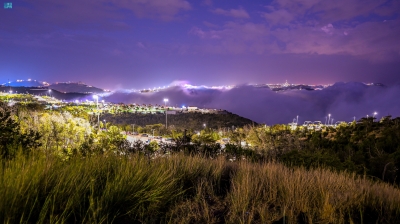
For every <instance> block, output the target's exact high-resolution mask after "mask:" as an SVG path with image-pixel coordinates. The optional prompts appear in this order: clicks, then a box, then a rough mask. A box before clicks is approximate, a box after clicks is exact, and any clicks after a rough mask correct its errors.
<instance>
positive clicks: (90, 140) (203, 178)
mask: <svg viewBox="0 0 400 224" xmlns="http://www.w3.org/2000/svg"><path fill="white" fill-rule="evenodd" d="M72 109H73V111H63V110H44V109H43V108H41V107H38V106H37V105H36V104H29V103H28V102H27V101H25V100H22V101H21V103H17V104H16V105H11V106H10V105H7V104H4V103H1V102H0V198H1V199H2V200H0V222H3V223H17V222H20V223H238V222H239V223H399V222H400V214H399V213H400V190H399V189H398V183H399V182H398V181H399V180H398V178H397V176H398V175H399V172H400V171H399V168H398V167H400V156H399V155H400V148H399V145H400V127H399V126H400V125H399V124H400V122H399V121H400V119H399V118H395V119H392V118H390V117H386V118H384V119H382V120H381V121H379V122H376V121H374V120H373V119H372V118H370V119H362V120H360V122H359V123H356V122H354V123H353V124H350V125H341V126H340V127H338V128H336V129H334V128H327V129H324V130H322V131H314V130H307V129H303V128H301V127H300V128H297V129H296V130H292V129H291V128H290V127H288V126H286V125H275V126H271V127H269V126H259V125H257V126H245V127H242V128H235V129H224V128H221V129H217V130H215V129H214V130H213V129H210V128H205V129H203V130H201V131H199V132H194V131H192V130H188V131H185V132H179V130H177V129H165V128H164V129H165V130H164V132H163V133H164V135H165V136H168V137H173V138H174V141H173V143H172V144H167V143H157V142H151V143H150V144H144V143H143V142H136V143H134V144H131V143H130V142H128V141H127V140H126V136H124V135H123V134H122V130H123V129H122V128H123V126H121V127H118V126H114V125H112V124H110V123H107V124H103V123H101V128H102V129H103V130H99V128H98V127H94V125H95V124H96V123H97V122H96V121H92V120H91V118H90V116H88V114H87V113H85V112H84V111H81V109H82V108H81V107H75V108H72ZM140 128H142V131H149V130H151V129H150V128H155V127H154V126H151V127H148V126H143V127H140ZM158 128H159V129H160V130H161V129H162V128H163V127H162V126H161V125H160V126H159V127H158ZM136 130H138V127H136ZM222 138H225V140H226V139H229V140H228V141H227V142H226V143H227V144H225V147H222V146H221V144H219V142H221V139H222Z"/></svg>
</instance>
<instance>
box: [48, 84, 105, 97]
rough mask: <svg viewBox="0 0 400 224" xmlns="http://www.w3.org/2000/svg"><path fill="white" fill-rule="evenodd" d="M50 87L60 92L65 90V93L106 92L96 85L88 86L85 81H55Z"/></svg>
mask: <svg viewBox="0 0 400 224" xmlns="http://www.w3.org/2000/svg"><path fill="white" fill-rule="evenodd" d="M49 88H51V89H54V90H57V91H60V92H65V93H86V94H90V93H104V92H105V90H103V89H100V88H97V87H94V86H88V85H86V84H84V83H80V82H78V83H72V82H63V83H55V84H51V85H50V86H49Z"/></svg>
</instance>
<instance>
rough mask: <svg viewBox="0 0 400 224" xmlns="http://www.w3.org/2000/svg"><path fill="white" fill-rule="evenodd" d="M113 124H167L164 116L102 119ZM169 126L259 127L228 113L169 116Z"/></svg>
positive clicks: (118, 115) (184, 127)
mask: <svg viewBox="0 0 400 224" xmlns="http://www.w3.org/2000/svg"><path fill="white" fill-rule="evenodd" d="M100 119H101V120H106V121H107V122H111V123H113V124H136V125H140V126H145V125H150V124H165V115H164V114H139V113H138V114H134V113H123V114H105V115H102V116H101V117H100ZM167 119H168V126H171V125H173V126H174V127H175V128H177V129H193V130H201V129H203V128H204V124H205V125H206V127H207V128H213V129H217V128H232V126H233V127H235V128H236V127H243V126H245V125H253V124H254V125H257V123H256V122H254V121H252V120H250V119H247V118H244V117H241V116H239V115H236V114H232V113H229V112H227V113H226V114H202V113H182V114H175V115H168V118H167Z"/></svg>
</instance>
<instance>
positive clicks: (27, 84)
mask: <svg viewBox="0 0 400 224" xmlns="http://www.w3.org/2000/svg"><path fill="white" fill-rule="evenodd" d="M1 85H2V86H11V87H44V86H48V85H49V84H48V83H47V82H41V81H38V80H32V79H28V80H17V81H10V82H9V83H8V82H6V83H2V84H1Z"/></svg>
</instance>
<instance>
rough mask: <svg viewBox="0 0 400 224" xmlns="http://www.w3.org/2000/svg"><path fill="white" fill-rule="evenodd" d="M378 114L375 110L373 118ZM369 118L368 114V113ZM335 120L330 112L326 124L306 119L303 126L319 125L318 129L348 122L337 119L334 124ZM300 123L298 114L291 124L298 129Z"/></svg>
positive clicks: (354, 118) (312, 126)
mask: <svg viewBox="0 0 400 224" xmlns="http://www.w3.org/2000/svg"><path fill="white" fill-rule="evenodd" d="M376 115H378V113H377V112H374V113H373V114H372V118H373V119H375V118H376ZM367 118H369V115H368V114H367ZM333 121H334V118H333V117H331V114H328V116H326V117H325V124H324V125H322V122H321V121H314V122H312V121H304V124H303V126H304V127H308V128H309V129H310V128H314V127H317V128H316V129H318V128H321V127H322V126H327V127H336V126H337V125H339V124H341V123H346V122H345V121H337V122H336V123H335V124H334V123H333ZM355 121H356V117H353V122H355ZM298 123H299V115H297V116H296V118H293V121H292V123H289V125H290V126H291V127H292V129H296V127H297V125H298ZM349 123H351V122H349Z"/></svg>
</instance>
